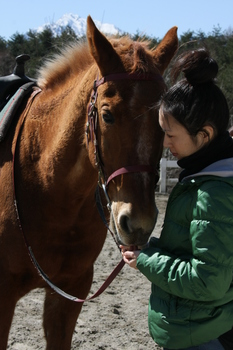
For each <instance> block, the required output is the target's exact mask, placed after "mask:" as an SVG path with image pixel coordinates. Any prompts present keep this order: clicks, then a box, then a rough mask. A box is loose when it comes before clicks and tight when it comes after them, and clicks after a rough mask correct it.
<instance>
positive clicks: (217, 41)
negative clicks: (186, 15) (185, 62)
mask: <svg viewBox="0 0 233 350" xmlns="http://www.w3.org/2000/svg"><path fill="white" fill-rule="evenodd" d="M125 34H127V33H125ZM131 37H132V39H134V40H137V39H145V40H149V41H150V42H151V47H155V46H157V45H158V43H159V42H160V40H161V39H159V38H153V37H147V36H144V37H143V38H142V37H141V35H140V33H136V34H135V35H131ZM80 40H81V41H83V40H85V38H78V37H77V36H76V34H75V32H74V31H73V30H72V29H71V28H70V27H69V26H67V27H66V29H65V30H63V32H62V33H61V35H58V36H54V35H53V32H52V30H51V29H50V28H49V27H47V28H46V29H45V30H44V31H43V32H41V33H36V32H35V31H32V30H29V31H28V32H27V34H26V35H23V34H19V33H15V34H14V35H12V36H11V38H10V39H9V40H5V39H4V38H2V37H1V36H0V76H3V75H8V74H11V73H12V71H13V68H14V66H15V57H16V56H18V55H20V54H22V53H26V54H29V55H30V57H31V59H30V61H28V62H27V63H26V75H28V76H30V77H31V78H36V75H37V70H38V68H39V67H40V66H41V65H42V64H43V63H44V61H45V58H48V57H50V56H51V55H53V54H54V53H57V52H59V50H60V49H61V48H63V47H64V46H65V45H66V44H68V43H70V42H72V41H80ZM179 45H180V48H179V50H178V53H177V55H179V54H180V53H182V52H183V51H186V50H190V49H194V48H199V47H203V46H205V47H207V48H208V50H209V51H210V53H211V55H212V56H213V57H214V58H215V59H216V60H217V62H218V65H219V74H218V80H217V81H218V84H219V86H220V87H221V89H222V90H223V92H224V94H225V96H226V98H227V101H228V104H229V108H230V113H231V115H232V116H233V30H231V29H229V30H228V32H227V31H224V32H223V31H222V30H221V28H220V27H214V29H213V31H212V32H211V33H208V34H205V33H203V32H201V31H199V32H193V31H188V32H186V33H184V34H182V35H181V36H180V37H179ZM165 79H166V82H167V84H168V85H169V84H170V81H169V70H168V71H167V72H166V76H165Z"/></svg>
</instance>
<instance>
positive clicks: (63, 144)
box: [0, 16, 178, 350]
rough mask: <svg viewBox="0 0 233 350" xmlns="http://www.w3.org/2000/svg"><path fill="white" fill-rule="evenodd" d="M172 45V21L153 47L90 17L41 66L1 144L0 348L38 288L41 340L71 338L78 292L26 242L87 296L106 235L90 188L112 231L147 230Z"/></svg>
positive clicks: (152, 215)
mask: <svg viewBox="0 0 233 350" xmlns="http://www.w3.org/2000/svg"><path fill="white" fill-rule="evenodd" d="M177 46H178V40H177V27H172V28H171V29H170V30H169V31H168V32H167V34H166V35H165V36H164V38H163V40H162V41H161V42H160V44H159V45H158V46H157V47H156V48H153V49H151V48H149V45H148V43H147V42H145V41H143V40H142V41H133V40H132V39H131V38H130V37H129V36H123V37H107V36H105V35H104V34H103V33H101V31H100V30H99V29H97V27H96V26H95V24H94V22H93V20H92V18H91V17H90V16H88V18H87V40H86V41H85V42H82V43H81V44H80V43H78V44H75V45H73V44H72V45H69V46H68V47H66V48H65V49H63V51H62V52H61V53H59V54H57V55H56V57H53V58H52V59H50V60H48V61H46V63H45V64H44V65H43V67H42V68H41V69H40V70H39V75H38V79H37V81H38V86H39V88H34V91H33V94H32V95H33V96H31V97H30V98H29V99H25V100H24V101H23V104H22V105H21V106H20V109H19V110H18V112H17V118H16V117H15V118H14V121H13V125H12V126H11V128H10V130H9V131H8V133H7V135H6V137H5V139H4V140H3V141H2V142H1V143H0V193H1V196H0V198H1V199H0V274H1V284H0V350H5V349H6V347H7V342H8V334H9V330H10V327H11V322H12V318H13V314H14V309H15V306H16V303H17V301H18V300H19V299H20V298H21V297H23V296H24V295H25V294H27V293H28V292H29V291H31V290H32V289H35V288H44V289H45V291H46V293H45V294H46V295H45V301H44V314H43V328H44V334H45V339H46V344H47V347H46V349H47V350H52V349H56V350H58V349H62V350H68V349H70V347H71V342H72V334H73V331H74V328H75V324H76V321H77V318H78V315H79V313H80V311H81V308H82V305H83V303H82V302H81V303H78V302H73V301H70V300H67V298H65V297H63V296H61V295H59V294H58V293H54V292H53V291H52V290H51V288H50V286H49V285H48V284H47V283H46V282H45V281H44V279H43V278H41V274H40V273H38V271H37V270H36V269H35V266H34V265H33V263H32V261H31V260H32V259H31V257H32V254H31V255H30V254H29V253H28V250H29V251H31V252H33V256H34V257H35V259H36V261H37V262H38V264H39V265H40V267H41V269H43V271H45V274H46V276H48V277H49V279H50V280H51V281H52V282H53V283H54V284H55V285H57V286H58V287H59V288H60V289H62V290H65V292H67V293H71V294H75V295H78V297H80V298H82V299H85V298H86V297H87V295H88V293H89V291H90V288H91V284H92V278H93V264H94V262H95V260H96V258H97V256H98V255H99V253H100V252H101V249H102V247H103V244H104V241H105V238H106V234H107V228H106V226H105V225H104V223H103V220H102V218H101V215H99V213H98V210H97V204H96V199H95V193H96V188H98V187H99V188H100V191H101V194H100V196H101V198H102V202H104V204H103V211H104V213H105V215H106V220H107V222H108V225H109V229H110V230H111V232H113V233H114V236H115V238H116V241H117V242H118V243H122V244H125V245H137V246H143V245H144V244H145V243H146V242H147V241H148V238H149V236H150V234H151V232H152V230H153V228H154V225H155V222H156V217H157V208H156V204H155V196H154V193H155V186H156V182H157V181H158V175H157V165H158V163H159V160H160V157H161V152H162V142H163V133H162V131H161V128H160V127H159V124H158V108H157V103H158V100H159V98H160V96H161V94H162V93H163V92H164V90H165V89H166V85H165V83H164V80H163V78H162V74H163V73H164V71H165V69H166V68H167V66H168V65H169V63H170V61H171V59H172V57H173V56H174V54H175V52H176V50H177ZM102 189H103V191H102ZM105 196H106V199H105ZM106 203H107V204H106ZM107 207H108V208H109V211H108V209H107Z"/></svg>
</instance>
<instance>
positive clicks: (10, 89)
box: [0, 54, 37, 142]
mask: <svg viewBox="0 0 233 350" xmlns="http://www.w3.org/2000/svg"><path fill="white" fill-rule="evenodd" d="M29 59H30V56H29V55H26V54H23V55H20V56H17V57H16V65H15V67H14V70H13V73H12V74H10V75H7V76H3V77H0V142H1V141H3V139H4V138H5V136H6V133H7V130H8V129H9V126H10V124H11V122H12V120H13V117H14V115H15V113H16V111H17V109H18V107H19V106H20V104H21V102H22V100H23V99H24V97H25V96H26V95H29V93H30V92H31V91H32V89H33V87H34V86H36V85H37V84H36V80H35V79H32V78H29V77H27V76H26V75H25V73H24V64H25V62H26V61H28V60H29Z"/></svg>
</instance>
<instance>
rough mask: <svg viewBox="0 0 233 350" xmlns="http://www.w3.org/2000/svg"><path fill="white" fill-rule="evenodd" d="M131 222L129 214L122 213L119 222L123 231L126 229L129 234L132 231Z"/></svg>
mask: <svg viewBox="0 0 233 350" xmlns="http://www.w3.org/2000/svg"><path fill="white" fill-rule="evenodd" d="M129 223H130V219H129V217H128V216H127V215H121V217H120V220H119V224H120V227H121V229H122V231H124V232H125V233H127V234H129V233H130V225H129Z"/></svg>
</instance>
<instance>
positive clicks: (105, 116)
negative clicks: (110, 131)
mask: <svg viewBox="0 0 233 350" xmlns="http://www.w3.org/2000/svg"><path fill="white" fill-rule="evenodd" d="M102 118H103V120H104V121H105V123H107V124H113V123H114V117H113V115H112V113H111V112H110V111H103V112H102Z"/></svg>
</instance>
